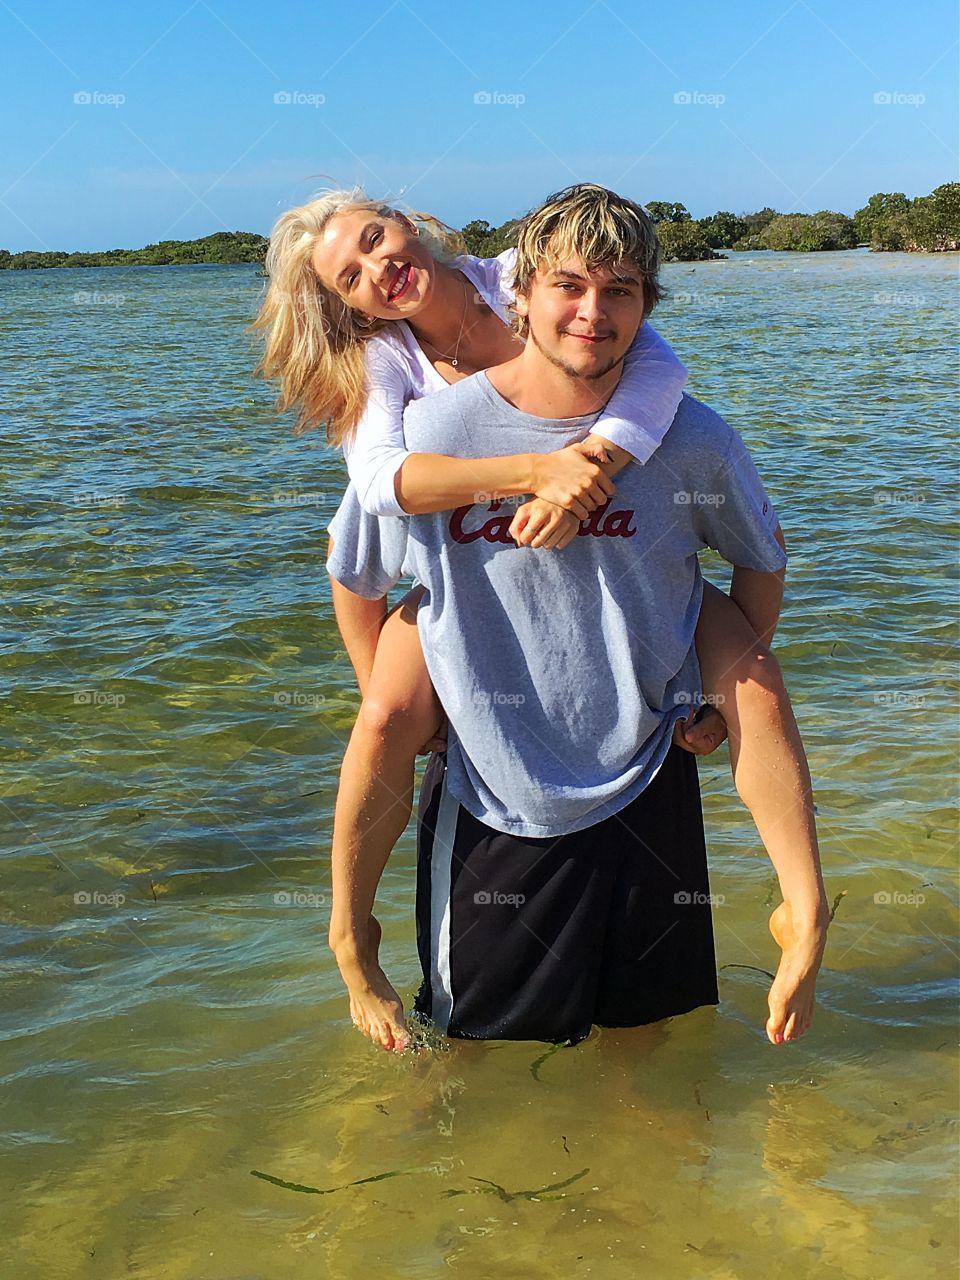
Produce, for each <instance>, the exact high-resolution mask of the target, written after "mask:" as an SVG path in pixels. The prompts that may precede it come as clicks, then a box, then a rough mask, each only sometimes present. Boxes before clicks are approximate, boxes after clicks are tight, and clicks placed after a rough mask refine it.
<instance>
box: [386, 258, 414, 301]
mask: <svg viewBox="0 0 960 1280" xmlns="http://www.w3.org/2000/svg"><path fill="white" fill-rule="evenodd" d="M412 280H413V267H412V265H411V264H410V263H409V262H405V263H404V264H403V266H402V267H400V268H399V270H398V271H397V274H396V275H395V276H394V277H393V283H392V284H391V285H390V288H389V289H388V290H387V301H388V302H396V301H397V300H398V299H399V298H402V297H403V295H404V294H405V293H406V292H407V290H408V289H409V287H410V284H411V282H412Z"/></svg>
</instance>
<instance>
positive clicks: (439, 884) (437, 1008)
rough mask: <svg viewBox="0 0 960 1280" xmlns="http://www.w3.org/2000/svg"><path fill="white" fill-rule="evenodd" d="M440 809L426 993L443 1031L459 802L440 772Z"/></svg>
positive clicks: (448, 1001) (449, 999)
mask: <svg viewBox="0 0 960 1280" xmlns="http://www.w3.org/2000/svg"><path fill="white" fill-rule="evenodd" d="M440 786H441V790H440V809H439V812H438V814H437V828H436V832H435V834H434V837H433V850H432V853H431V855H430V965H431V972H430V992H431V997H432V1009H433V1020H434V1022H436V1024H437V1026H439V1027H441V1028H442V1030H444V1031H446V1029H447V1027H448V1025H449V1023H450V1017H451V1015H452V1013H453V989H452V987H451V984H450V869H451V866H452V863H453V842H454V838H455V837H456V834H457V816H458V815H459V812H460V801H459V800H457V798H456V796H453V795H451V794H450V791H449V790H448V788H447V771H446V768H444V771H443V781H442V783H441V784H440Z"/></svg>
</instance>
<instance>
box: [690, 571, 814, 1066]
mask: <svg viewBox="0 0 960 1280" xmlns="http://www.w3.org/2000/svg"><path fill="white" fill-rule="evenodd" d="M697 657H698V658H699V660H700V672H701V675H702V678H703V688H704V693H705V695H706V698H707V701H708V702H709V703H711V704H713V705H715V706H716V708H717V710H718V711H719V713H720V715H721V716H722V717H723V719H724V721H725V723H726V726H727V732H728V734H729V738H730V763H731V766H732V769H733V778H734V782H735V784H736V787H737V791H738V793H739V795H740V798H741V799H742V800H743V802H744V804H745V805H746V806H747V808H748V809H749V810H750V813H751V815H752V817H753V820H754V822H755V823H756V825H757V831H758V832H759V835H760V839H761V840H762V841H763V844H764V848H765V849H766V851H767V853H768V854H769V857H770V861H771V862H772V863H773V865H774V868H775V869H776V872H777V876H778V877H779V880H780V890H781V892H782V894H783V897H784V901H783V902H782V903H781V904H780V906H778V907H777V908H776V910H775V911H774V912H773V915H772V916H771V917H770V931H771V933H772V934H773V936H774V938H775V939H776V941H777V943H778V944H779V945H780V947H781V948H782V949H783V954H782V956H781V958H780V965H779V968H778V970H777V975H776V978H775V979H774V982H773V986H772V987H771V988H770V995H769V998H768V1004H769V1006H770V1016H769V1018H768V1020H767V1024H766V1031H767V1037H768V1039H769V1040H770V1041H771V1043H773V1044H780V1043H781V1042H782V1041H784V1040H796V1039H797V1038H798V1037H799V1036H801V1035H803V1033H804V1032H805V1031H806V1030H807V1028H808V1027H809V1026H810V1022H811V1020H812V1018H813V1008H814V1000H815V986H816V980H817V973H818V971H819V968H820V962H821V960H822V958H823V949H824V946H825V944H826V928H827V919H828V911H827V901H826V893H825V890H824V887H823V877H822V872H821V868H820V851H819V848H818V845H817V828H816V823H815V821H814V815H813V794H812V788H811V783H810V770H809V767H808V765H807V757H806V753H805V751H804V749H803V742H802V740H801V738H800V731H799V729H798V728H797V722H796V720H795V719H794V715H793V708H792V706H791V705H790V698H789V695H788V694H787V690H786V687H785V685H784V683H783V676H782V675H781V672H780V666H779V664H778V662H777V660H776V658H774V656H773V654H772V653H771V652H770V651H769V649H767V648H766V647H765V646H764V645H762V644H761V643H760V641H759V640H758V638H757V636H756V633H755V632H754V630H753V628H752V627H751V626H750V624H749V623H748V622H747V620H746V618H745V617H744V616H743V614H742V613H741V611H740V609H739V608H738V607H737V605H736V604H735V603H734V601H733V600H731V599H730V597H729V596H727V595H725V594H724V593H723V592H722V591H719V590H718V589H717V588H716V587H713V586H711V585H709V584H705V587H704V596H703V606H702V608H701V611H700V621H699V623H698V624H697Z"/></svg>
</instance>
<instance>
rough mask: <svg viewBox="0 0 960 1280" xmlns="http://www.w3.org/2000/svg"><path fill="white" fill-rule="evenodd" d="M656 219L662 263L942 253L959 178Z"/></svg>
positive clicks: (229, 245)
mask: <svg viewBox="0 0 960 1280" xmlns="http://www.w3.org/2000/svg"><path fill="white" fill-rule="evenodd" d="M644 207H645V208H646V210H647V212H648V213H649V215H650V217H651V218H652V219H653V221H654V222H655V223H656V226H657V236H658V237H659V240H660V247H661V249H662V251H663V257H664V260H665V261H667V262H677V261H679V262H696V261H699V260H701V259H705V258H722V257H723V256H724V255H723V254H722V253H718V252H717V251H718V250H719V249H733V250H747V251H749V252H757V251H758V250H761V249H781V250H782V249H796V250H799V251H800V252H810V251H812V250H821V249H853V248H856V246H857V245H858V244H867V245H869V246H870V248H871V249H874V250H876V251H878V252H879V251H882V250H897V249H905V250H908V251H918V252H927V253H940V252H944V251H948V250H956V249H960V182H945V183H944V184H943V185H942V186H940V187H937V189H936V190H935V191H933V192H931V193H930V195H928V196H917V198H916V199H915V200H908V199H907V197H906V196H905V195H904V194H903V192H902V191H894V192H892V193H883V192H878V193H877V194H876V195H873V196H871V197H870V199H869V200H868V201H867V203H866V204H865V205H864V206H863V208H862V209H858V210H857V212H856V213H855V214H854V215H853V217H852V218H851V217H848V216H847V214H845V213H833V212H831V211H830V210H829V209H823V210H821V211H820V212H819V213H778V212H777V211H776V209H769V208H768V209H760V210H758V212H756V213H744V214H736V213H727V212H726V211H720V212H719V213H714V214H711V216H710V217H709V218H699V219H697V218H693V217H692V216H691V215H690V214H689V213H688V211H687V209H686V208H685V206H684V205H682V204H675V203H670V202H669V201H666V200H649V201H647V203H646V205H645V206H644ZM517 225H518V223H517V220H516V219H512V220H511V221H509V222H505V223H503V225H502V226H499V227H492V226H491V225H490V223H489V222H484V221H483V220H482V219H478V220H476V221H474V222H468V223H467V225H466V226H465V227H464V228H463V238H464V240H465V241H466V245H467V250H468V252H470V253H473V254H476V255H477V257H480V258H492V257H495V256H496V255H497V254H498V253H502V252H503V250H504V249H509V248H511V247H512V246H513V245H515V244H516V233H517ZM268 243H269V242H268V240H267V239H266V237H265V236H258V235H256V234H254V232H252V231H218V232H216V233H215V234H214V235H212V236H204V237H203V239H202V240H161V241H160V243H159V244H149V245H147V247H146V248H145V249H108V250H107V251H106V252H104V253H52V252H51V253H36V252H34V251H33V250H31V251H29V252H27V253H10V252H9V251H8V250H6V249H0V269H2V268H4V267H8V268H19V269H21V270H29V269H31V268H35V267H140V266H146V267H154V266H164V267H165V266H177V265H190V264H196V263H208V262H209V263H236V262H250V263H257V264H258V265H260V266H262V265H263V261H264V258H265V256H266V252H267V244H268Z"/></svg>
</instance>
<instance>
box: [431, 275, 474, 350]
mask: <svg viewBox="0 0 960 1280" xmlns="http://www.w3.org/2000/svg"><path fill="white" fill-rule="evenodd" d="M469 297H470V290H469V289H468V288H467V286H466V283H465V282H464V286H463V315H462V316H461V317H460V332H459V333H458V334H457V345H456V346H455V347H454V349H453V355H452V356H451V355H450V353H449V352H446V351H441V350H440V348H439V347H438V346H435V345H434V344H433V343H432V342H431V341H430V339H429V338H424V339H423V341H424V342H425V343H426V344H427V346H428V347H433V349H434V351H436V353H437V355H438V356H439V357H440V359H441V360H449V362H450V364H451V365H452V366H453V368H454V369H456V368H457V367H458V365H459V363H460V361H459V359H458V356H459V355H460V340H461V339H462V337H463V326H464V324H465V323H466V320H467V301H468V299H469Z"/></svg>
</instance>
